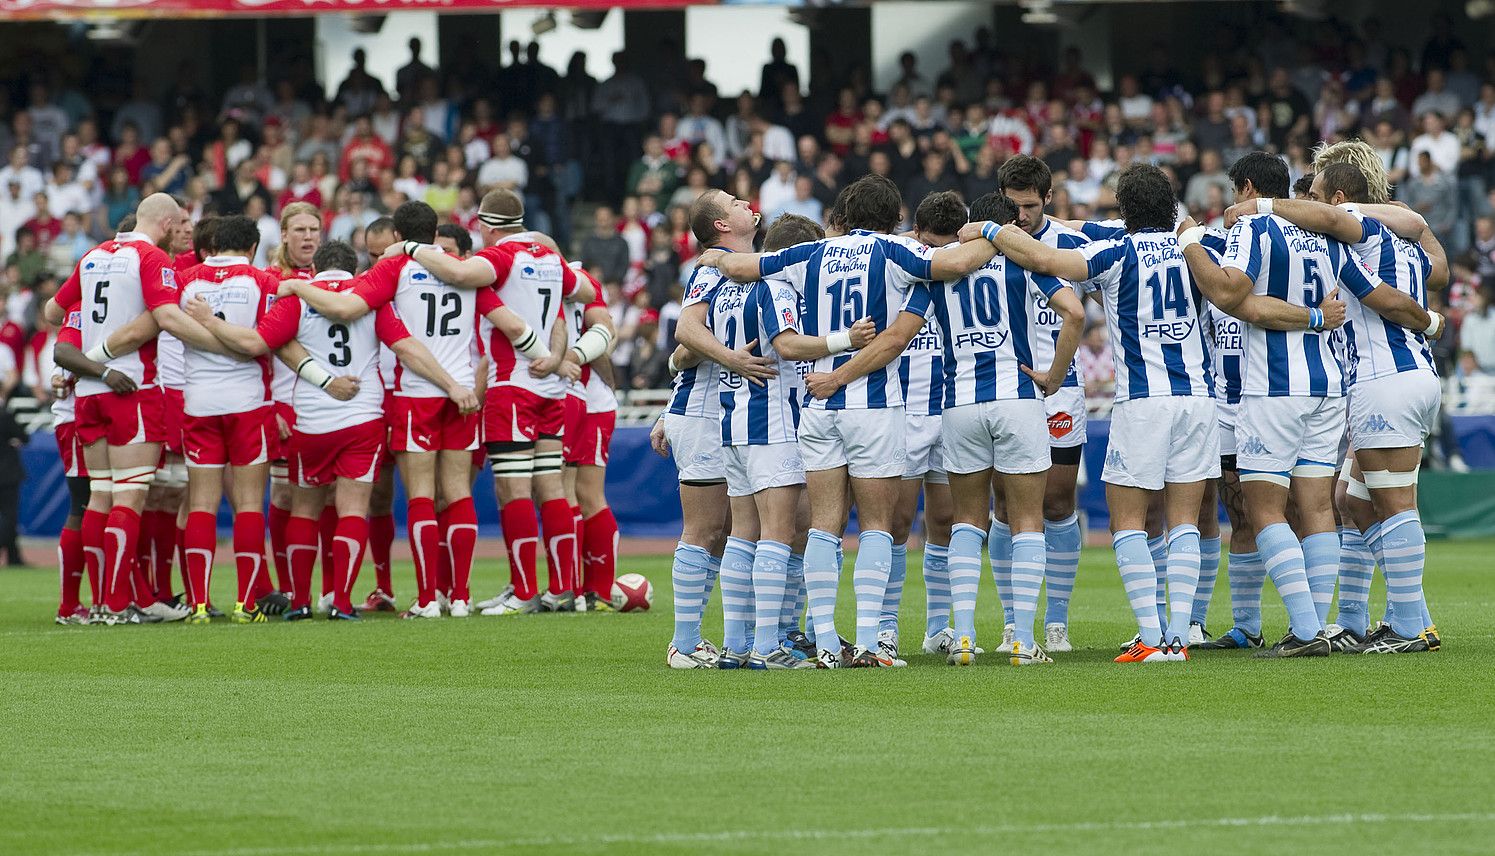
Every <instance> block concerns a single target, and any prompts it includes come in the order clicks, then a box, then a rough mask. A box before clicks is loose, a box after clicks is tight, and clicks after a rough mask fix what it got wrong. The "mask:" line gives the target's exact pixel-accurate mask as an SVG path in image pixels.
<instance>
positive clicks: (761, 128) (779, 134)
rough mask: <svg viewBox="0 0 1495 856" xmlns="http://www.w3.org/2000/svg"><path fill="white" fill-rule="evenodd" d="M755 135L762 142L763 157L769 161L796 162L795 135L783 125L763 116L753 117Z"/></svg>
mask: <svg viewBox="0 0 1495 856" xmlns="http://www.w3.org/2000/svg"><path fill="white" fill-rule="evenodd" d="M752 128H753V134H754V136H757V137H759V138H761V140H762V152H763V156H764V157H766V158H768V159H769V160H775V161H781V160H794V135H793V134H790V133H789V129H788V128H786V127H784V126H783V125H775V124H774V123H773V122H770V121H768V120H767V119H765V118H763V117H762V116H755V117H753V124H752Z"/></svg>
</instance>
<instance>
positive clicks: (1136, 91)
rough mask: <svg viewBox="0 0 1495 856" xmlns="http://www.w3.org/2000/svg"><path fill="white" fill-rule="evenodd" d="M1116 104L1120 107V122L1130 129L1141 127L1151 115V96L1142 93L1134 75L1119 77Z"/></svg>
mask: <svg viewBox="0 0 1495 856" xmlns="http://www.w3.org/2000/svg"><path fill="white" fill-rule="evenodd" d="M1116 103H1117V104H1118V105H1119V106H1120V107H1121V118H1122V120H1123V121H1125V122H1126V123H1127V124H1128V125H1130V126H1132V127H1136V128H1140V127H1142V126H1143V125H1144V123H1146V122H1147V119H1148V117H1149V116H1151V115H1152V96H1151V95H1148V94H1147V93H1145V92H1143V91H1142V88H1141V84H1140V83H1139V82H1138V80H1137V75H1135V74H1123V75H1122V76H1121V85H1120V86H1119V87H1118V89H1117V101H1116Z"/></svg>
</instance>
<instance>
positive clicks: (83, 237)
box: [47, 211, 93, 279]
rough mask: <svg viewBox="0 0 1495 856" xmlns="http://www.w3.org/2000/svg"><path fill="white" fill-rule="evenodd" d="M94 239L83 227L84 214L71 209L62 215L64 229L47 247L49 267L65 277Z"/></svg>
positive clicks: (50, 270) (89, 248) (90, 246)
mask: <svg viewBox="0 0 1495 856" xmlns="http://www.w3.org/2000/svg"><path fill="white" fill-rule="evenodd" d="M91 249H93V241H92V240H91V239H90V238H89V236H88V232H87V231H86V230H85V229H84V228H83V215H82V214H80V213H78V212H77V211H69V212H67V213H66V214H64V215H62V231H61V232H59V233H58V234H57V237H56V239H54V240H53V241H52V246H50V247H48V248H47V269H48V271H49V272H50V273H51V274H52V275H53V276H56V277H58V278H60V279H65V278H67V276H68V275H69V274H71V273H72V272H73V268H74V267H75V266H76V265H77V264H78V262H79V261H80V260H81V259H82V258H83V256H84V255H85V254H87V253H88V251H89V250H91Z"/></svg>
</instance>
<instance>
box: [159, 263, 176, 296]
mask: <svg viewBox="0 0 1495 856" xmlns="http://www.w3.org/2000/svg"><path fill="white" fill-rule="evenodd" d="M161 284H162V285H163V286H165V287H167V288H169V289H171V290H172V291H176V271H174V270H172V269H171V268H161Z"/></svg>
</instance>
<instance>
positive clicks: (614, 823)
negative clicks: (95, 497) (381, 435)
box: [0, 542, 1495, 856]
mask: <svg viewBox="0 0 1495 856" xmlns="http://www.w3.org/2000/svg"><path fill="white" fill-rule="evenodd" d="M1492 556H1495V543H1492V542H1464V543H1435V544H1434V545H1433V547H1432V550H1431V555H1430V559H1429V569H1428V592H1429V601H1430V603H1431V605H1432V609H1433V612H1434V614H1435V617H1436V618H1437V620H1438V624H1439V627H1440V629H1441V630H1442V632H1443V637H1444V639H1445V645H1444V649H1443V651H1441V652H1439V653H1433V654H1421V655H1412V656H1403V657H1383V658H1375V659H1372V658H1350V657H1343V656H1336V657H1333V658H1329V659H1323V660H1304V661H1283V662H1262V661H1253V660H1251V659H1249V658H1246V657H1241V656H1232V655H1229V654H1225V655H1222V656H1216V657H1211V658H1209V659H1205V658H1204V656H1201V657H1200V658H1198V659H1196V660H1194V661H1193V662H1190V663H1188V664H1181V665H1159V666H1129V667H1128V666H1118V665H1115V664H1113V663H1111V661H1110V660H1111V657H1112V656H1113V655H1114V653H1115V649H1116V645H1117V644H1118V643H1119V642H1121V641H1122V640H1124V639H1125V638H1127V637H1128V636H1130V635H1131V634H1132V632H1133V631H1134V629H1135V628H1134V625H1133V624H1132V619H1131V614H1130V612H1129V611H1128V609H1127V607H1126V603H1125V600H1124V598H1123V594H1122V590H1121V586H1120V583H1119V581H1118V579H1117V575H1116V571H1115V567H1114V565H1112V564H1111V561H1112V559H1111V553H1110V551H1108V550H1086V551H1085V553H1084V563H1083V565H1082V567H1081V573H1080V585H1079V588H1078V590H1077V591H1076V595H1075V599H1074V604H1073V616H1074V619H1075V620H1074V623H1073V627H1072V635H1073V637H1074V639H1075V641H1076V644H1077V645H1081V646H1084V649H1083V650H1080V651H1077V652H1075V653H1073V654H1068V655H1060V656H1059V657H1056V660H1057V662H1056V663H1055V664H1054V665H1053V666H1051V667H1047V668H1035V669H1025V670H1018V669H1014V668H1012V667H1011V666H1008V665H1007V664H1006V663H1005V661H1002V660H1000V659H999V658H997V657H995V656H991V655H988V656H987V657H986V658H984V661H983V662H980V663H978V665H977V666H975V667H974V668H969V669H953V668H950V667H947V666H945V665H944V664H943V662H942V661H936V660H935V658H932V657H927V656H923V655H919V654H914V655H911V656H910V657H909V659H910V661H911V662H910V666H909V668H907V669H900V670H877V671H841V672H835V673H828V672H813V671H811V672H801V673H800V674H798V675H785V674H783V673H781V672H780V673H762V672H732V673H726V672H674V671H670V670H668V669H666V668H665V666H664V649H665V646H666V644H667V642H668V639H669V635H670V626H671V617H670V598H669V559H668V558H667V557H659V558H651V559H647V560H630V561H627V562H625V563H624V564H625V567H624V568H623V569H622V570H625V571H626V570H637V571H641V572H643V573H645V574H647V575H648V576H649V577H650V579H651V580H652V581H653V582H654V585H655V590H656V595H655V602H654V610H653V611H652V612H650V613H647V614H643V615H594V616H587V615H537V616H524V617H515V618H507V619H495V618H472V619H468V620H465V621H460V620H451V619H443V620H441V621H439V622H420V623H412V622H401V621H396V620H386V619H384V618H382V617H381V618H376V619H374V620H370V621H366V622H364V623H363V624H361V625H346V624H338V625H332V624H330V623H328V622H325V621H317V622H306V623H301V624H294V625H286V624H270V625H249V626H234V625H229V624H226V623H224V624H215V625H213V626H209V627H188V626H182V625H176V626H166V627H124V628H98V627H70V628H61V627H54V626H53V625H52V624H51V623H50V618H51V613H52V610H53V609H54V605H55V601H54V598H55V588H56V583H55V574H54V573H52V572H49V571H27V572H15V573H12V572H8V571H7V572H4V573H3V575H0V580H3V591H4V594H5V597H4V608H3V612H0V637H3V643H0V644H3V648H4V653H3V655H0V670H3V678H4V683H5V686H4V690H5V692H4V702H3V704H0V710H3V711H4V713H3V716H0V723H3V729H4V731H3V733H4V738H3V743H0V750H3V752H0V757H3V759H4V760H3V761H0V852H4V853H142V854H145V853H151V854H154V853H201V854H242V855H243V856H247V854H279V853H290V854H321V853H327V854H340V853H347V854H359V853H381V854H382V853H389V854H401V853H427V852H462V851H467V852H514V853H620V852H638V853H650V854H659V853H666V854H673V853H679V854H694V853H760V852H765V853H766V852H771V853H777V854H783V853H797V852H803V853H812V854H817V856H819V854H825V853H878V854H884V853H919V854H928V853H933V852H941V851H943V852H950V853H978V852H979V853H991V852H996V851H998V850H999V849H1000V850H1003V851H1008V852H1024V853H1031V852H1066V853H1070V852H1073V853H1096V852H1102V851H1104V852H1106V853H1108V854H1126V853H1155V852H1159V851H1165V850H1166V852H1173V853H1276V854H1289V853H1351V852H1370V851H1372V850H1374V851H1377V852H1391V853H1398V854H1420V853H1440V854H1450V853H1491V852H1495V800H1492V797H1491V792H1492V785H1495V713H1492V711H1495V682H1492V678H1491V675H1492V674H1495V631H1492V629H1491V627H1492V624H1491V618H1490V616H1491V614H1492V609H1495V581H1492V577H1491V574H1492V571H1495V560H1492ZM911 565H913V566H914V567H915V568H917V560H916V559H914V558H913V557H911ZM501 568H502V566H501V564H498V563H487V564H485V565H484V566H482V567H481V568H479V570H478V572H477V573H476V575H475V578H476V580H477V582H478V591H479V592H480V596H486V595H487V594H489V593H491V590H493V589H496V588H497V587H498V579H499V574H500V572H501ZM365 576H366V578H368V575H367V573H366V575H365ZM849 577H850V574H847V575H846V579H847V584H846V585H845V586H844V587H843V591H842V599H841V603H842V609H841V617H842V619H843V621H844V623H843V624H842V625H841V626H842V627H844V628H850V626H851V621H850V617H851V609H850V591H849V589H850V585H849ZM910 577H911V578H910V580H909V585H908V588H907V591H906V593H905V600H904V604H905V610H904V614H905V620H904V625H903V636H904V640H905V648H914V649H916V648H917V645H918V641H917V640H918V639H919V638H920V636H919V634H920V631H921V630H922V624H923V598H924V593H923V589H922V587H921V586H920V585H919V583H918V574H917V573H916V572H911V574H910ZM216 583H217V586H218V588H217V592H218V600H219V601H220V602H226V601H228V600H231V598H232V592H231V586H232V581H231V572H227V573H225V572H223V570H222V569H221V568H220V573H219V574H218V576H217V580H216ZM397 585H404V586H405V589H404V591H402V595H404V594H408V593H409V590H410V577H409V574H408V570H407V571H406V574H405V576H404V577H402V578H399V579H397ZM363 589H364V586H363V584H362V583H360V591H359V594H362V593H363ZM85 591H86V589H85ZM981 597H982V599H983V603H982V605H981V614H982V616H983V618H984V619H985V620H984V621H983V622H982V625H981V628H980V632H981V633H982V634H984V639H983V641H984V642H986V644H987V647H990V646H991V642H992V641H993V640H994V639H996V638H997V636H998V634H999V633H1000V627H999V625H998V624H997V621H996V618H995V612H994V609H995V602H996V598H995V594H994V592H993V591H992V590H991V588H990V583H989V582H986V583H985V584H984V586H983V589H982V594H981ZM1265 600H1266V602H1267V604H1268V614H1267V631H1268V635H1269V636H1270V635H1272V634H1279V635H1280V634H1281V633H1282V632H1283V629H1284V624H1285V618H1284V615H1283V613H1282V610H1281V608H1280V606H1278V605H1276V604H1275V603H1274V601H1275V595H1274V594H1273V593H1272V592H1271V590H1270V586H1269V587H1268V593H1267V596H1266V599H1265ZM1381 603H1382V597H1381V594H1380V591H1379V588H1378V589H1377V592H1376V594H1375V595H1373V599H1372V609H1373V611H1375V610H1379V609H1380V604H1381ZM1215 607H1216V608H1215V610H1214V612H1213V613H1212V616H1211V617H1212V624H1213V625H1216V629H1224V627H1225V625H1226V622H1227V621H1228V612H1229V610H1228V602H1227V599H1226V594H1225V584H1224V579H1223V576H1222V579H1221V585H1220V590H1219V591H1218V592H1217V594H1216V598H1215ZM707 627H708V635H709V636H711V637H713V638H717V639H719V638H720V633H721V623H720V611H719V609H713V610H712V612H711V613H710V614H709V615H708V618H707ZM910 642H911V643H912V644H909V643H910Z"/></svg>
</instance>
